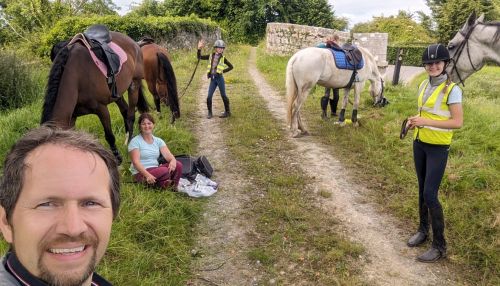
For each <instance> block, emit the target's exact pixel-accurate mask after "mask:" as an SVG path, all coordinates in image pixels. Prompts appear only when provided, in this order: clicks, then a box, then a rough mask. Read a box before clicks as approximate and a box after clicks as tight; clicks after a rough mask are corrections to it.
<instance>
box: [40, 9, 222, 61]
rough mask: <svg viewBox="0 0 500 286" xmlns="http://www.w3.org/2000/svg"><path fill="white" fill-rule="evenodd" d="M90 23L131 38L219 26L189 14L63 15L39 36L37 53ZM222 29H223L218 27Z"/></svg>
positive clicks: (47, 50) (43, 52) (206, 30)
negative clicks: (169, 15)
mask: <svg viewBox="0 0 500 286" xmlns="http://www.w3.org/2000/svg"><path fill="white" fill-rule="evenodd" d="M94 24H103V25H106V26H107V27H108V28H109V29H110V30H112V31H117V32H121V33H124V34H127V35H128V36H130V37H131V38H132V39H134V40H136V41H137V40H139V39H140V38H141V37H143V36H146V35H148V36H150V37H153V38H154V39H162V40H164V41H169V40H172V39H173V38H175V36H177V35H178V34H179V33H180V32H184V33H193V34H194V35H196V36H201V35H202V34H205V33H215V32H216V30H217V29H219V27H218V25H217V23H215V22H213V21H210V20H205V19H200V18H198V17H196V16H190V17H131V16H124V17H120V16H94V17H87V18H82V17H69V18H64V19H62V20H60V21H58V22H57V23H56V25H55V26H54V27H53V28H52V29H51V30H50V31H49V32H48V33H47V34H45V35H43V36H42V38H41V45H40V46H39V47H38V48H37V52H38V54H39V55H45V56H47V55H49V53H50V49H51V48H52V45H54V44H55V43H57V42H59V41H63V40H67V39H68V38H71V37H72V36H74V35H76V34H77V33H81V32H83V31H84V30H85V29H86V28H87V27H89V26H91V25H94ZM221 32H222V33H224V31H221Z"/></svg>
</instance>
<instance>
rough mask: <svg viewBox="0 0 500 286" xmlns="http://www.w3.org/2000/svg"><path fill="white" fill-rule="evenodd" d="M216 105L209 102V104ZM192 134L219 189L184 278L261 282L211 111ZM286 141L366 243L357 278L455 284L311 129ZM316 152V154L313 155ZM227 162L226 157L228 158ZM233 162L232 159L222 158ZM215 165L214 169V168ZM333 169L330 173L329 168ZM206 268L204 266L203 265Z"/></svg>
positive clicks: (271, 103) (258, 79)
mask: <svg viewBox="0 0 500 286" xmlns="http://www.w3.org/2000/svg"><path fill="white" fill-rule="evenodd" d="M255 57H256V52H255V49H252V52H251V56H250V59H249V61H248V72H249V73H250V75H251V77H252V78H253V79H254V81H255V84H256V86H257V87H258V89H259V94H260V95H261V96H262V97H263V98H264V100H265V101H266V103H267V108H268V109H269V111H270V112H271V113H272V114H273V116H274V117H275V118H276V119H278V120H279V121H280V122H281V123H282V124H283V126H284V127H285V122H286V110H285V102H284V98H282V97H280V96H278V95H277V92H276V91H274V90H273V89H272V88H271V87H270V86H269V85H268V84H267V82H266V80H265V79H264V78H263V77H262V75H261V74H260V73H259V72H258V70H257V69H256V66H255ZM206 90H207V81H206V79H204V85H203V87H202V88H201V90H200V93H201V94H203V96H200V97H199V98H200V103H199V114H200V116H201V115H202V114H203V115H204V114H205V112H206V108H205V103H204V100H203V99H204V98H205V96H204V95H205V92H206ZM215 109H216V110H217V108H215ZM201 121H202V122H201V124H200V125H199V126H200V127H198V129H197V131H196V135H197V137H198V138H199V140H200V146H199V149H200V150H201V151H202V152H203V153H205V154H211V156H210V158H211V160H212V161H213V165H214V166H215V167H216V172H217V174H218V176H217V180H218V181H220V182H223V185H222V186H221V191H220V192H218V193H217V194H216V195H214V197H212V198H210V199H209V200H210V201H209V206H208V207H207V212H206V213H205V217H204V221H203V222H202V223H201V225H202V226H203V229H201V228H200V229H201V232H202V234H201V236H200V238H199V242H200V243H199V246H198V248H197V249H196V250H195V251H194V252H196V253H198V254H197V255H199V256H201V257H200V259H198V260H197V265H196V266H195V268H196V270H197V277H198V279H197V280H196V281H193V282H192V284H191V285H267V284H268V283H267V282H268V281H261V278H262V277H261V276H259V266H258V265H255V264H252V263H251V262H250V261H249V260H248V259H247V258H246V256H245V249H247V247H248V245H249V243H250V242H249V241H248V239H247V238H246V234H247V233H249V232H251V231H252V222H251V221H249V220H248V218H247V217H245V215H244V208H242V206H244V205H245V202H247V201H248V200H249V198H248V195H246V194H245V192H244V190H245V183H244V180H242V179H238V177H237V176H236V173H237V170H238V166H237V165H235V164H237V163H235V162H234V161H236V160H230V158H227V156H228V154H227V152H226V151H225V150H226V149H227V148H225V147H224V143H223V142H224V140H223V139H222V136H223V133H222V132H221V130H220V127H219V125H218V123H219V122H220V120H219V119H217V118H216V119H212V120H207V119H202V120H201ZM286 140H290V142H292V144H293V146H294V149H295V150H291V151H292V152H293V153H295V154H300V155H298V156H296V157H295V158H294V159H293V160H295V161H296V163H297V165H298V166H300V164H299V163H300V162H302V161H305V162H316V163H314V164H313V163H311V164H312V165H311V164H309V165H308V168H307V169H304V170H303V171H304V172H305V173H306V174H308V175H309V176H311V177H314V178H315V181H314V182H312V184H314V186H313V189H314V190H315V191H316V192H318V193H319V192H320V191H321V190H327V191H328V192H330V193H332V194H333V195H332V196H331V197H330V198H323V197H321V196H319V195H318V204H319V206H320V207H322V208H323V209H324V210H325V211H326V212H328V213H331V215H333V216H335V217H336V218H338V219H339V220H340V221H341V222H342V225H343V228H344V229H345V232H346V233H347V235H348V237H349V238H350V239H351V240H353V241H356V242H359V243H361V244H362V245H363V246H364V247H365V249H366V256H365V257H363V259H362V260H363V262H364V263H363V265H361V267H362V268H363V273H364V275H363V276H364V279H365V280H366V282H367V284H368V285H457V282H456V281H452V280H451V277H452V275H451V274H450V273H449V271H448V269H447V267H446V266H447V264H446V263H436V264H422V263H418V262H416V261H415V257H416V255H417V254H419V253H420V252H422V251H424V250H425V249H423V248H418V249H410V248H408V247H407V246H406V244H405V241H406V239H407V237H408V236H409V235H410V233H405V232H403V231H401V230H399V229H397V228H396V227H395V225H396V223H395V222H394V219H393V218H391V217H389V216H387V215H385V214H382V213H380V212H378V211H377V210H376V207H375V205H373V204H372V203H370V202H369V201H367V192H369V191H368V190H367V189H366V188H365V187H364V186H362V185H359V184H357V183H354V182H352V181H350V180H349V179H348V177H349V176H348V173H347V172H348V171H347V170H346V169H345V168H344V167H343V166H342V165H341V164H340V162H339V161H338V160H337V159H336V158H335V157H333V156H331V155H329V154H331V153H332V152H330V151H328V150H327V149H326V148H325V146H322V145H321V144H320V143H318V142H316V140H315V138H314V137H313V136H306V137H302V138H298V139H293V138H290V137H286ZM320 157H321V158H322V160H321V162H319V161H318V160H315V158H320ZM230 162H232V163H230ZM230 164H233V165H230ZM217 168H219V169H217ZM332 174H335V176H332ZM207 270H208V271H207Z"/></svg>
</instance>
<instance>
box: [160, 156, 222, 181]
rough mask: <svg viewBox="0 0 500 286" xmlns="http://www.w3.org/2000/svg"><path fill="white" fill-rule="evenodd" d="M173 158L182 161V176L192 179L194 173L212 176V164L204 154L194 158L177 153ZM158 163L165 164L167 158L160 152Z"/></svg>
mask: <svg viewBox="0 0 500 286" xmlns="http://www.w3.org/2000/svg"><path fill="white" fill-rule="evenodd" d="M175 159H176V160H177V161H179V162H181V163H182V178H186V179H194V178H195V177H196V174H202V175H204V176H205V177H207V178H210V177H212V174H213V169H212V165H210V162H208V159H207V157H205V156H200V157H198V158H195V157H192V156H189V155H177V156H175ZM158 163H160V164H166V163H167V160H165V158H163V156H162V155H161V154H160V157H159V158H158Z"/></svg>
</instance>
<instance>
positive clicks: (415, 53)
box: [387, 44, 428, 66]
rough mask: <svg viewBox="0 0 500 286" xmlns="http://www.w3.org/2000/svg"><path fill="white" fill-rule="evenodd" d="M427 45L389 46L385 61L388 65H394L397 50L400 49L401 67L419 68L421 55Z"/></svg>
mask: <svg viewBox="0 0 500 286" xmlns="http://www.w3.org/2000/svg"><path fill="white" fill-rule="evenodd" d="M427 46H428V45H427V44H425V45H418V46H417V45H411V46H410V45H409V46H402V45H399V46H389V47H387V61H388V62H389V64H390V65H393V64H395V63H396V57H397V54H398V49H400V48H402V49H404V51H403V65H405V66H421V65H422V54H423V52H424V50H425V48H426V47H427Z"/></svg>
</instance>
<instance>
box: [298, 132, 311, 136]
mask: <svg viewBox="0 0 500 286" xmlns="http://www.w3.org/2000/svg"><path fill="white" fill-rule="evenodd" d="M300 134H301V135H302V136H309V131H302V132H301V133H300Z"/></svg>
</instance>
